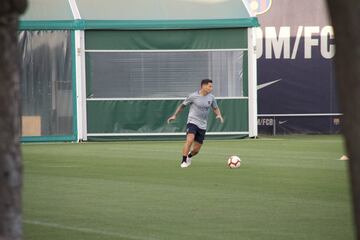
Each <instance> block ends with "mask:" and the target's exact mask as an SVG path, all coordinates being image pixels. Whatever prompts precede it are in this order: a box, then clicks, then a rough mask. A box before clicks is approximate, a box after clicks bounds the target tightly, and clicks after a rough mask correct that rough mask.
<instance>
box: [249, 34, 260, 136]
mask: <svg viewBox="0 0 360 240" xmlns="http://www.w3.org/2000/svg"><path fill="white" fill-rule="evenodd" d="M256 64H257V63H256V32H255V28H248V74H249V76H248V81H249V83H248V88H249V91H248V93H249V137H257V135H258V127H257V65H256Z"/></svg>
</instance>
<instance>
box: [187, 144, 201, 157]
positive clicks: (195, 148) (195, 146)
mask: <svg viewBox="0 0 360 240" xmlns="http://www.w3.org/2000/svg"><path fill="white" fill-rule="evenodd" d="M201 146H202V143H199V142H197V141H194V144H193V148H192V150H191V152H190V154H189V155H188V156H189V157H193V156H195V155H196V154H198V153H199V152H200V149H201Z"/></svg>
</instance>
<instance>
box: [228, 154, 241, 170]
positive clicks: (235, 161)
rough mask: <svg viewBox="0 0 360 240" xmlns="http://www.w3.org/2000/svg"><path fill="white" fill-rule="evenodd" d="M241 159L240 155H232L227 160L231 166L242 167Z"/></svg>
mask: <svg viewBox="0 0 360 240" xmlns="http://www.w3.org/2000/svg"><path fill="white" fill-rule="evenodd" d="M240 164H241V159H240V158H239V157H238V156H231V157H229V159H228V161H227V165H228V166H229V168H238V167H240Z"/></svg>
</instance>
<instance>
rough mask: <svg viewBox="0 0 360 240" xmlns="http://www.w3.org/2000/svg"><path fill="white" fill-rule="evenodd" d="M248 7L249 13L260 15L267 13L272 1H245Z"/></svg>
mask: <svg viewBox="0 0 360 240" xmlns="http://www.w3.org/2000/svg"><path fill="white" fill-rule="evenodd" d="M247 1H248V3H249V6H250V9H251V11H252V12H253V13H254V14H256V15H260V14H263V13H266V12H267V11H269V9H270V7H271V4H272V0H247Z"/></svg>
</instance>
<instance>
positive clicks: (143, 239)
mask: <svg viewBox="0 0 360 240" xmlns="http://www.w3.org/2000/svg"><path fill="white" fill-rule="evenodd" d="M24 223H27V224H32V225H39V226H45V227H51V228H58V229H64V230H70V231H77V232H83V233H92V234H98V235H104V236H114V237H121V238H127V239H134V240H156V239H155V238H150V237H139V236H132V235H126V234H121V233H118V232H111V231H102V230H96V229H93V228H84V227H75V226H67V225H63V224H58V223H50V222H42V221H36V220H25V221H24Z"/></svg>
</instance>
